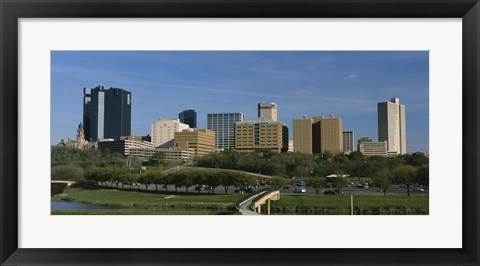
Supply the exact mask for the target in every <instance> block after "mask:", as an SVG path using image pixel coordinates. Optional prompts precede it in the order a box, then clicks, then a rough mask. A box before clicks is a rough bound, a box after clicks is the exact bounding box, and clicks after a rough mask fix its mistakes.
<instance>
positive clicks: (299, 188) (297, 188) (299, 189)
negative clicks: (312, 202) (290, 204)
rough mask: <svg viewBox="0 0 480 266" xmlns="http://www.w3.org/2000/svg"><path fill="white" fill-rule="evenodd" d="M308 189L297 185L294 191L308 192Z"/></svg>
mask: <svg viewBox="0 0 480 266" xmlns="http://www.w3.org/2000/svg"><path fill="white" fill-rule="evenodd" d="M306 192H307V190H306V189H304V188H302V187H296V188H295V189H294V190H293V193H306Z"/></svg>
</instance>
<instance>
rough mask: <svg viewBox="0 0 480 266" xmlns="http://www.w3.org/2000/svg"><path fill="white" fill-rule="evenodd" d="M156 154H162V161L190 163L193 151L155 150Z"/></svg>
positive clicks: (193, 154)
mask: <svg viewBox="0 0 480 266" xmlns="http://www.w3.org/2000/svg"><path fill="white" fill-rule="evenodd" d="M155 151H156V152H161V153H163V154H164V159H165V160H167V161H191V160H192V159H193V157H194V156H195V150H194V149H173V148H170V149H162V148H157V149H155Z"/></svg>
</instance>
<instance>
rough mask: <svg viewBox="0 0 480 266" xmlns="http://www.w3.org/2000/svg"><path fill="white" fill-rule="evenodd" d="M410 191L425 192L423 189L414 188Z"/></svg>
mask: <svg viewBox="0 0 480 266" xmlns="http://www.w3.org/2000/svg"><path fill="white" fill-rule="evenodd" d="M412 191H416V192H420V191H425V189H423V188H421V187H414V188H413V189H412Z"/></svg>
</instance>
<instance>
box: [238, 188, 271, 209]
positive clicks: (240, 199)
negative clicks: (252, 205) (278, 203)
mask: <svg viewBox="0 0 480 266" xmlns="http://www.w3.org/2000/svg"><path fill="white" fill-rule="evenodd" d="M268 190H270V188H262V189H259V190H257V191H254V192H252V193H249V194H246V195H245V196H243V197H241V198H239V199H238V200H237V208H240V206H241V205H242V204H244V203H245V202H247V201H249V200H251V199H252V198H254V197H256V196H257V195H260V194H263V193H265V192H266V191H268Z"/></svg>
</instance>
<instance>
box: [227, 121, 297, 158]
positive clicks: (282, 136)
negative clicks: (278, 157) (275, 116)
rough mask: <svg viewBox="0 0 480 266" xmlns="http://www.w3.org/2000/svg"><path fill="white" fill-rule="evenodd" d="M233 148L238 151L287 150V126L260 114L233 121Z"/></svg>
mask: <svg viewBox="0 0 480 266" xmlns="http://www.w3.org/2000/svg"><path fill="white" fill-rule="evenodd" d="M235 149H236V150H237V151H240V152H252V151H256V150H271V151H273V152H278V153H280V152H287V151H288V126H287V125H285V124H284V123H282V122H279V121H273V120H270V119H266V118H265V117H263V116H261V117H259V118H257V119H256V120H248V121H243V122H237V123H235Z"/></svg>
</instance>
